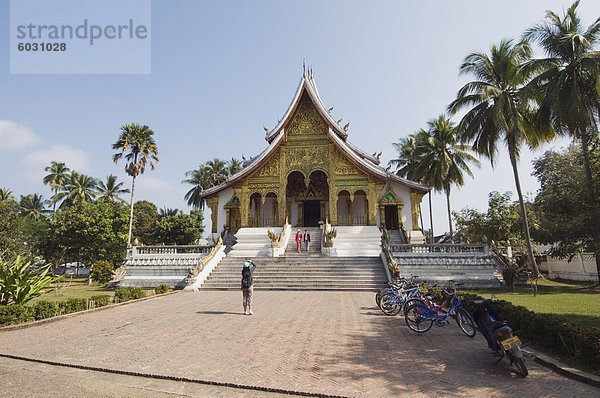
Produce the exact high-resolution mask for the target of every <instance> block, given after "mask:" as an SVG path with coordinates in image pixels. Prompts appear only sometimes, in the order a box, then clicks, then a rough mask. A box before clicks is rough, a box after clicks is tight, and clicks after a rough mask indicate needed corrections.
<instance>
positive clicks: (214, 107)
mask: <svg viewBox="0 0 600 398" xmlns="http://www.w3.org/2000/svg"><path fill="white" fill-rule="evenodd" d="M570 4H571V3H570V2H568V1H560V0H544V1H538V0H528V1H517V0H505V1H502V2H490V1H478V2H475V1H462V0H455V1H452V2H448V1H429V2H415V1H369V2H367V1H362V2H357V1H346V0H344V1H308V0H303V1H285V2H283V1H213V2H208V1H191V0H169V1H167V0H155V1H152V24H151V40H152V48H151V50H152V65H151V73H150V74H143V75H98V74H96V75H83V74H82V75H70V74H65V75H17V74H10V73H9V72H10V68H9V66H10V59H9V33H10V32H9V16H10V13H9V9H10V7H9V1H8V0H1V1H0V21H1V23H0V26H1V28H0V35H1V36H2V40H0V54H1V58H0V59H1V60H2V62H1V64H0V87H1V88H2V89H1V92H2V95H0V170H2V171H1V172H0V187H7V188H11V189H12V190H13V191H14V192H15V193H16V194H17V195H21V194H27V193H33V192H39V193H42V194H43V195H44V197H46V198H49V197H50V196H51V192H50V189H49V187H47V186H44V185H43V184H42V181H41V179H42V177H43V175H44V171H43V168H44V167H45V166H46V165H47V164H48V163H49V162H50V161H51V160H57V161H64V162H66V163H67V166H69V167H71V168H72V169H76V170H78V171H80V172H85V173H87V174H89V175H92V176H94V177H99V178H102V179H104V178H105V176H106V175H107V174H111V173H112V174H116V175H118V176H119V177H120V178H121V179H126V183H127V185H129V184H130V179H129V178H126V177H127V176H126V175H125V173H124V172H123V167H124V165H123V164H118V165H115V164H114V163H113V162H112V160H111V155H112V153H113V151H112V149H111V144H112V143H113V142H114V141H115V140H116V138H117V136H118V134H119V127H120V126H121V125H123V124H126V123H130V122H136V123H140V124H147V125H149V126H150V127H151V128H152V129H153V130H154V131H155V133H156V141H157V144H158V147H159V151H160V154H159V158H160V163H159V164H158V167H157V168H156V170H154V171H150V170H148V171H146V173H145V174H144V175H143V176H142V177H141V178H139V180H138V183H137V184H136V199H138V200H139V199H146V200H150V201H153V202H154V203H156V204H157V206H158V207H172V208H175V207H176V208H180V209H185V210H187V209H188V207H187V205H186V204H185V201H184V200H183V195H184V194H185V192H186V191H187V190H188V189H189V186H187V185H184V184H181V180H182V179H183V178H184V173H185V171H187V170H191V169H194V168H196V167H197V166H198V164H200V163H203V162H205V161H207V160H209V159H212V158H213V157H218V158H222V159H230V158H231V157H232V156H234V157H237V158H240V157H241V156H242V154H243V155H245V156H246V157H250V156H253V155H255V154H257V153H259V152H260V151H262V150H263V149H264V148H265V146H266V142H265V141H264V130H263V126H266V127H269V128H272V127H274V126H275V125H276V123H277V120H278V118H280V117H281V116H282V115H283V113H284V112H285V110H286V109H287V107H288V105H289V102H290V100H291V99H292V95H293V94H294V90H295V89H296V87H297V84H298V80H299V79H300V77H301V73H302V60H303V58H306V62H307V64H309V65H311V66H312V68H313V71H314V75H315V78H316V81H317V84H318V86H319V91H320V93H321V96H322V98H323V100H324V102H325V104H326V105H327V106H329V107H331V106H335V109H334V111H333V113H332V114H333V115H334V118H335V119H336V120H337V119H339V118H342V117H343V118H344V121H345V122H346V121H349V122H350V123H351V124H350V129H349V140H350V141H351V142H352V143H353V144H355V145H357V146H359V147H360V148H362V149H364V150H365V151H367V152H368V153H373V152H375V151H377V152H379V151H383V155H382V160H383V161H384V163H387V161H388V160H390V159H391V158H393V157H394V156H395V153H394V150H393V148H392V146H391V143H392V142H394V141H397V140H398V139H399V138H401V137H405V136H406V135H408V134H410V133H412V132H414V131H415V130H417V129H419V128H421V127H424V126H425V124H426V122H427V120H429V119H432V118H434V117H436V116H437V115H439V114H440V113H441V112H443V111H444V110H445V108H446V106H447V104H448V103H449V102H450V101H452V100H453V99H454V98H455V95H456V92H457V90H458V89H459V88H460V87H461V86H462V85H463V84H464V83H465V82H466V81H467V80H466V78H459V76H458V67H459V66H460V64H461V62H462V60H463V59H464V57H465V56H466V55H467V54H468V53H470V52H472V51H487V50H488V49H489V47H490V45H491V44H492V43H497V42H499V41H500V40H501V39H502V38H506V37H519V36H520V35H521V34H522V32H523V30H524V29H525V28H527V27H529V26H531V25H533V24H535V23H537V22H539V21H541V20H542V19H543V17H544V14H545V10H546V9H551V10H554V11H557V12H559V13H561V14H562V10H563V9H564V8H566V7H568V6H569V5H570ZM579 14H580V15H581V17H582V19H583V22H584V24H585V25H586V26H587V25H589V24H590V23H592V22H593V20H595V19H596V18H597V17H598V16H600V3H599V2H597V1H592V0H583V1H582V4H580V6H579ZM107 62H115V63H118V62H121V61H120V60H119V59H108V60H107ZM567 144H568V141H567V140H564V139H563V140H561V141H557V142H555V143H553V144H551V145H550V146H549V147H555V148H560V147H563V146H565V145H567ZM542 153H543V150H541V151H537V152H536V153H533V154H532V153H529V152H526V153H524V154H523V156H522V159H521V164H520V173H521V177H522V183H523V190H524V192H528V193H529V194H531V195H533V194H534V193H535V191H536V189H538V187H539V186H538V184H537V181H536V180H535V178H534V177H531V176H530V173H531V165H530V163H531V160H532V159H533V158H535V157H538V156H540V155H541V154H542ZM482 163H483V166H482V168H481V169H479V170H475V179H474V180H468V181H467V183H466V185H465V186H464V187H462V188H461V189H459V190H455V191H454V192H453V195H452V207H453V209H455V210H458V209H461V208H463V207H465V206H470V207H474V208H479V209H485V208H486V205H487V195H488V192H490V191H492V190H497V191H514V182H513V177H512V172H511V169H510V165H509V160H508V156H507V154H506V153H505V152H500V155H499V162H498V164H497V166H496V168H495V169H492V168H491V167H489V165H488V164H487V161H485V160H482ZM426 202H427V201H426V200H425V201H424V207H423V210H424V211H425V212H428V206H427V203H426ZM433 202H434V205H433V207H434V226H435V230H436V233H437V232H441V231H443V230H447V221H446V213H445V198H444V196H443V195H441V194H434V195H433ZM425 227H426V228H428V227H429V223H428V221H425Z"/></svg>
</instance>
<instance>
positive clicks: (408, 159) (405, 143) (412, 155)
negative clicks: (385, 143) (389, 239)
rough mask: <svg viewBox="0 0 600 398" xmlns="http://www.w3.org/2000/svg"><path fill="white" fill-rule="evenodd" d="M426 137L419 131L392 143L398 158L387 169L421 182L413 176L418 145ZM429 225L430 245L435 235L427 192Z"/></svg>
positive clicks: (416, 164) (389, 163)
mask: <svg viewBox="0 0 600 398" xmlns="http://www.w3.org/2000/svg"><path fill="white" fill-rule="evenodd" d="M427 136H428V134H427V131H425V130H423V129H420V130H419V131H418V132H416V133H413V134H410V135H409V136H408V137H406V138H402V139H400V141H398V142H394V143H392V146H393V147H394V148H395V149H396V151H397V152H398V157H397V158H396V159H392V160H390V161H389V162H388V166H389V167H393V166H395V167H396V175H398V176H400V177H404V178H408V179H409V180H413V181H417V182H422V181H421V177H420V176H417V175H415V170H416V168H417V166H418V164H419V162H420V158H419V154H418V152H417V147H418V143H419V142H420V141H422V140H424V139H426V137H427ZM428 196H429V225H430V227H431V243H434V242H435V233H434V232H433V210H432V206H431V192H429V195H428Z"/></svg>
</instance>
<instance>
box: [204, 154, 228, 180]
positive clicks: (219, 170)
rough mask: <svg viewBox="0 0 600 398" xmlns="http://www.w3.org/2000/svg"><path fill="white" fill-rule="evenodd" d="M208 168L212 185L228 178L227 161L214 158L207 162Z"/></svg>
mask: <svg viewBox="0 0 600 398" xmlns="http://www.w3.org/2000/svg"><path fill="white" fill-rule="evenodd" d="M206 168H207V173H208V175H209V180H210V183H211V186H216V185H219V184H221V183H222V182H224V181H225V180H226V179H227V175H228V173H227V163H225V162H224V161H222V160H221V159H217V158H214V159H213V160H210V161H208V162H206Z"/></svg>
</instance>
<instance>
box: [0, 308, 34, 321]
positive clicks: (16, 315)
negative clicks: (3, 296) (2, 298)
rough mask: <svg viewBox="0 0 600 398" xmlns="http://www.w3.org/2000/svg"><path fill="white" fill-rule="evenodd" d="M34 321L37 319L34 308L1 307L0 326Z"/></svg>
mask: <svg viewBox="0 0 600 398" xmlns="http://www.w3.org/2000/svg"><path fill="white" fill-rule="evenodd" d="M33 320H35V318H34V313H33V308H32V307H29V306H26V305H22V304H14V305H2V306H0V326H7V325H14V324H17V323H23V322H31V321H33Z"/></svg>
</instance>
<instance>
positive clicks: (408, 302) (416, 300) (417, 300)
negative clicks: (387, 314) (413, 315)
mask: <svg viewBox="0 0 600 398" xmlns="http://www.w3.org/2000/svg"><path fill="white" fill-rule="evenodd" d="M416 303H421V304H423V305H427V304H425V301H423V300H421V299H420V298H416V297H413V298H410V299H408V300H406V301H405V302H404V304H403V305H402V313H404V314H406V309H407V308H408V307H410V306H411V305H413V304H416Z"/></svg>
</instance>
